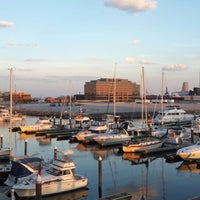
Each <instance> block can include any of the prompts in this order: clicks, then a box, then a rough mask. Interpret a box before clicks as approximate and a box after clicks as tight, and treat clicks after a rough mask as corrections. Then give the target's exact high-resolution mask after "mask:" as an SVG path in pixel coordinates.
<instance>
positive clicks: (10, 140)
mask: <svg viewBox="0 0 200 200" xmlns="http://www.w3.org/2000/svg"><path fill="white" fill-rule="evenodd" d="M9 71H10V139H9V143H10V144H9V146H10V152H12V72H13V69H12V68H9Z"/></svg>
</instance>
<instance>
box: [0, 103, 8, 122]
mask: <svg viewBox="0 0 200 200" xmlns="http://www.w3.org/2000/svg"><path fill="white" fill-rule="evenodd" d="M9 117H10V115H9V110H8V109H6V107H5V106H3V105H1V106H0V122H4V121H5V119H7V118H9Z"/></svg>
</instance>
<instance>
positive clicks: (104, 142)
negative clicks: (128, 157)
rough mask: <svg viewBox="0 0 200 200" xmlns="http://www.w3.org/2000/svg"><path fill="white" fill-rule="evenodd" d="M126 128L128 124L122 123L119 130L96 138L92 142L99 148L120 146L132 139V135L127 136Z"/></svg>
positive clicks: (116, 129)
mask: <svg viewBox="0 0 200 200" xmlns="http://www.w3.org/2000/svg"><path fill="white" fill-rule="evenodd" d="M127 127H128V123H123V124H122V125H121V126H120V127H119V128H115V129H113V130H112V131H110V132H106V133H105V134H101V135H99V136H96V137H94V138H93V140H94V141H95V142H97V143H98V144H99V145H100V146H111V145H122V144H123V143H124V142H127V141H130V140H131V139H132V138H133V135H129V134H128V132H127Z"/></svg>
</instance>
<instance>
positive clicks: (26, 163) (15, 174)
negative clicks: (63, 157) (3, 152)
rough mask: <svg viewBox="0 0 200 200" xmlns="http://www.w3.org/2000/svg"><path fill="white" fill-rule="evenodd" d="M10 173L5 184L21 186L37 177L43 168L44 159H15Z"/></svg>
mask: <svg viewBox="0 0 200 200" xmlns="http://www.w3.org/2000/svg"><path fill="white" fill-rule="evenodd" d="M11 165H12V167H11V170H10V173H9V175H8V177H7V179H6V181H5V182H4V184H5V185H7V186H13V185H14V184H20V183H23V182H24V181H26V180H28V179H30V178H32V177H34V176H36V175H37V173H38V170H39V169H40V168H41V167H42V166H43V159H41V158H38V157H23V158H19V159H16V158H15V159H14V160H12V162H11Z"/></svg>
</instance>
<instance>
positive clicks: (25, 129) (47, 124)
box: [19, 117, 55, 133]
mask: <svg viewBox="0 0 200 200" xmlns="http://www.w3.org/2000/svg"><path fill="white" fill-rule="evenodd" d="M54 128H55V127H54V126H53V124H52V122H51V118H46V117H40V118H39V119H38V120H37V121H36V123H35V124H34V125H21V126H19V129H20V132H21V133H35V132H37V131H43V130H51V129H54Z"/></svg>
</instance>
